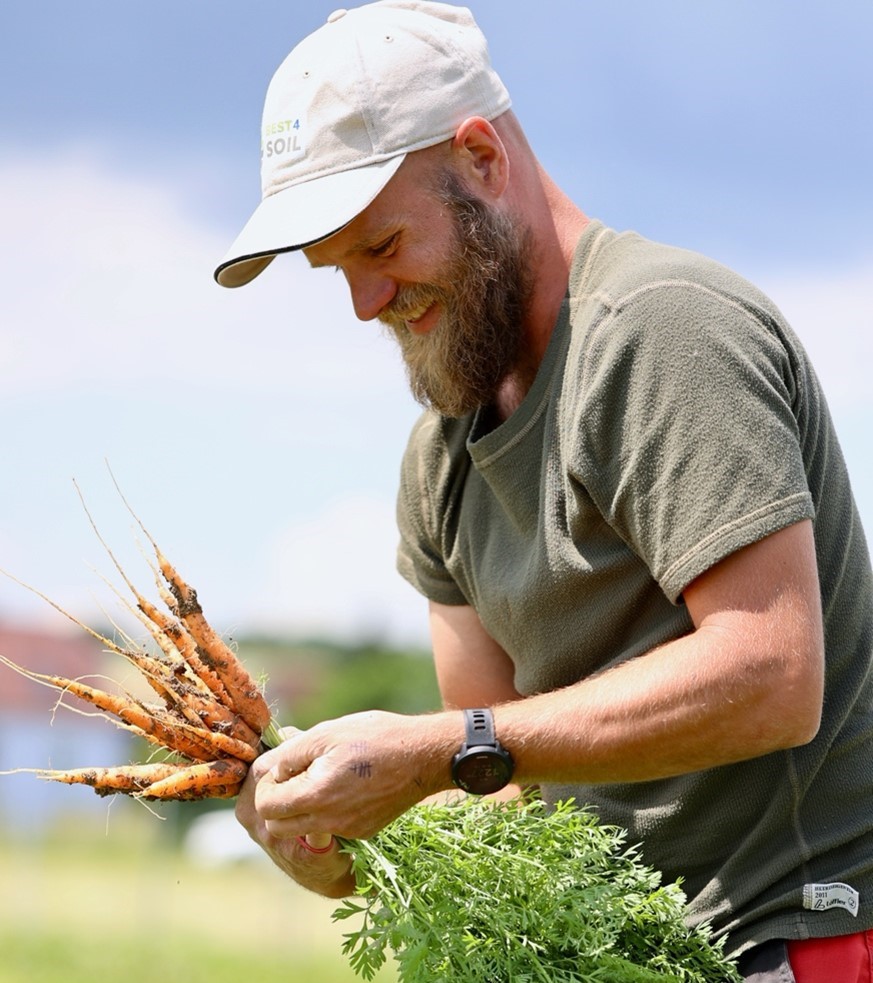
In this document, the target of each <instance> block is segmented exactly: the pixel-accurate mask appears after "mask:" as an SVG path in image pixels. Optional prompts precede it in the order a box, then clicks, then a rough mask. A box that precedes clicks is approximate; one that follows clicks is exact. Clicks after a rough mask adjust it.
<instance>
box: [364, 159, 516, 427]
mask: <svg viewBox="0 0 873 983" xmlns="http://www.w3.org/2000/svg"><path fill="white" fill-rule="evenodd" d="M440 195H441V197H442V200H443V202H444V203H445V205H446V206H447V207H448V208H449V209H450V212H451V215H452V220H453V225H454V234H453V242H452V244H451V249H452V251H453V252H454V253H455V258H453V259H452V260H450V261H449V262H448V263H446V265H445V267H444V268H443V269H441V270H440V271H439V273H438V275H437V276H436V277H435V278H434V282H433V283H422V284H415V285H412V286H406V287H400V288H399V289H398V291H397V294H396V296H395V297H394V299H393V300H392V301H391V303H390V304H389V306H388V307H387V308H385V309H384V310H383V311H382V312H381V313H380V315H379V320H380V321H381V322H382V323H383V324H385V325H387V326H388V327H389V328H391V330H392V331H393V333H394V335H395V337H396V339H397V342H398V344H399V345H400V349H401V353H402V355H403V360H404V363H405V365H406V373H407V376H408V379H409V385H410V388H411V390H412V395H413V396H414V397H415V399H416V400H417V401H418V402H419V403H420V404H421V405H422V406H425V407H429V408H432V409H434V410H436V411H437V412H438V413H441V414H442V415H443V416H448V417H460V416H464V415H465V414H467V413H470V412H472V411H473V410H476V409H478V408H480V407H483V406H488V405H490V404H491V403H493V402H494V399H495V397H496V395H497V392H498V389H499V387H500V384H501V383H502V382H503V380H504V379H505V378H506V377H507V376H508V375H509V374H510V372H512V370H513V369H515V368H516V367H517V366H518V364H519V362H520V356H521V353H522V340H523V320H524V315H525V311H526V309H527V305H528V301H529V298H530V293H531V279H532V277H531V272H530V271H531V265H532V264H531V263H530V254H531V248H532V247H531V240H532V236H531V233H530V230H529V229H527V228H524V227H521V226H519V225H518V223H517V222H515V221H514V220H513V219H512V218H510V217H509V216H506V215H504V214H503V213H501V212H498V211H496V210H495V209H492V208H491V207H490V206H489V205H487V204H486V203H485V202H484V201H481V200H480V199H479V198H477V197H476V196H475V195H473V194H472V193H471V192H470V191H468V190H467V189H466V188H465V187H464V186H463V184H462V183H461V182H460V181H459V180H458V178H457V177H455V175H454V174H451V173H449V172H447V173H445V174H444V175H443V185H442V188H441V189H440ZM433 303H438V304H439V305H440V307H441V317H440V320H439V323H438V324H437V325H436V326H435V327H434V328H433V329H432V330H431V331H430V332H428V333H427V334H425V335H416V334H414V333H413V332H411V331H410V330H409V328H408V327H407V326H406V321H405V317H404V315H408V314H409V312H412V311H416V310H420V309H421V308H422V307H429V306H430V305H431V304H433Z"/></svg>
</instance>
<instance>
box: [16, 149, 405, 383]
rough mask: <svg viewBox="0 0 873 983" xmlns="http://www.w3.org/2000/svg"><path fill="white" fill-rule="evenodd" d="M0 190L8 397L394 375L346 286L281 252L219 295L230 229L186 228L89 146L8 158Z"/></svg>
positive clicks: (171, 196)
mask: <svg viewBox="0 0 873 983" xmlns="http://www.w3.org/2000/svg"><path fill="white" fill-rule="evenodd" d="M0 188H2V192H0V195H2V203H3V215H4V236H5V238H6V241H7V243H9V244H11V246H12V248H11V249H9V250H8V254H7V257H6V259H5V260H4V274H5V279H6V282H7V286H6V288H5V290H4V296H3V297H2V298H0V304H2V312H3V321H4V341H3V346H2V350H0V370H2V371H3V374H4V379H5V383H4V388H5V391H6V394H7V395H8V394H9V393H10V391H17V392H24V391H34V390H44V389H45V388H46V387H47V386H50V385H62V386H64V387H70V386H73V385H76V384H82V383H84V384H88V385H95V384H96V385H99V384H101V383H105V382H106V381H107V380H108V379H117V380H123V381H124V382H125V383H127V384H130V385H131V386H133V385H138V384H141V383H142V382H144V381H146V382H158V381H163V382H171V383H183V384H185V383H187V384H194V385H199V386H209V387H211V388H219V387H220V386H230V387H232V388H233V389H234V391H236V392H238V391H240V390H243V391H244V390H250V389H256V390H258V391H263V389H264V387H272V388H275V389H277V390H278V389H284V390H286V391H287V389H288V381H289V374H290V373H291V372H293V371H294V369H295V367H298V366H300V365H306V366H307V370H306V372H305V373H300V372H297V373H296V378H295V390H294V391H297V392H300V391H303V392H309V391H312V390H313V389H314V388H317V387H318V386H320V385H323V384H324V383H325V381H326V380H328V379H334V378H339V379H341V380H348V378H349V376H350V369H349V364H350V363H351V364H353V365H354V372H355V379H356V382H357V384H358V385H359V386H360V387H361V391H363V392H367V391H368V390H372V391H378V390H379V389H380V388H381V387H382V386H383V385H384V384H385V383H386V382H388V381H389V379H393V378H394V377H395V375H396V369H397V360H396V357H395V355H394V353H393V351H392V350H391V348H390V347H389V345H388V343H387V342H386V341H385V340H384V339H382V338H380V337H379V331H378V329H373V328H372V327H367V326H362V325H360V324H358V323H357V322H356V321H355V318H354V316H353V314H352V311H351V306H350V304H349V302H348V299H347V297H346V295H345V289H344V284H343V283H342V282H341V281H336V283H333V284H332V283H331V282H330V276H329V275H327V274H322V275H320V276H319V275H316V274H313V273H312V272H311V271H310V270H309V269H308V268H307V266H306V263H305V261H304V260H303V259H302V258H301V257H293V258H288V257H286V258H284V261H283V262H281V263H280V262H279V261H277V262H276V263H275V264H274V267H275V268H274V269H271V271H270V273H271V275H269V276H265V277H262V278H261V279H260V280H257V281H255V282H254V283H253V284H252V285H250V286H249V287H246V288H245V289H244V290H238V291H231V290H224V289H222V288H220V287H218V286H217V285H216V284H215V283H214V282H213V280H212V270H213V267H214V266H215V264H216V263H217V261H218V260H219V259H220V258H221V257H222V256H223V254H224V252H225V250H226V249H227V248H228V246H229V245H230V239H232V234H231V235H230V236H228V238H227V239H224V238H221V237H219V236H218V235H217V234H216V233H215V231H214V230H210V229H208V228H205V227H203V226H202V224H200V225H198V224H196V223H194V222H193V221H192V220H191V219H189V218H188V217H187V216H186V211H185V207H184V206H185V202H184V200H183V199H182V198H181V197H180V196H179V193H178V192H173V191H172V190H171V189H169V188H165V187H160V186H157V185H155V184H149V183H147V182H146V181H144V180H142V179H131V178H125V177H123V176H121V175H119V174H118V173H117V172H115V171H113V170H112V169H111V168H110V167H109V165H108V164H107V163H106V162H105V161H104V160H103V159H102V158H101V155H100V154H99V152H98V151H95V150H94V149H88V148H72V149H67V150H60V151H57V152H55V153H54V154H53V155H52V158H51V160H50V161H45V160H42V159H35V158H34V157H32V156H28V157H18V158H16V156H15V155H14V153H13V154H9V153H6V154H4V163H3V165H2V167H0ZM347 356H350V357H347ZM292 395H293V392H292Z"/></svg>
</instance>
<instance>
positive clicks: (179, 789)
mask: <svg viewBox="0 0 873 983" xmlns="http://www.w3.org/2000/svg"><path fill="white" fill-rule="evenodd" d="M247 771H248V765H247V764H245V763H244V762H242V761H237V760H235V759H233V758H219V759H218V760H216V761H205V762H201V763H199V764H195V765H189V766H188V767H187V768H181V769H179V770H178V771H176V772H174V773H173V774H171V775H168V776H167V777H166V778H162V779H159V780H158V781H156V782H154V783H152V784H150V785H149V786H148V787H147V788H145V789H143V790H142V792H141V793H140V795H141V796H142V797H143V798H149V799H176V798H179V797H180V796H189V795H193V797H195V798H206V797H207V796H208V790H209V789H212V788H216V787H220V786H228V785H238V784H239V783H240V782H242V780H243V779H244V778H245V777H246V772H247Z"/></svg>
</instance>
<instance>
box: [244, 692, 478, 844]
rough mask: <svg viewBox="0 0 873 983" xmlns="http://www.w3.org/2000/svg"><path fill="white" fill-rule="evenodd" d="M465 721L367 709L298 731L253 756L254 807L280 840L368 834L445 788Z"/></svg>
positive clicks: (441, 716) (442, 716)
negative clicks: (256, 776) (258, 775)
mask: <svg viewBox="0 0 873 983" xmlns="http://www.w3.org/2000/svg"><path fill="white" fill-rule="evenodd" d="M456 717H457V719H455V718H456ZM462 726H463V725H462V724H461V722H460V715H459V714H457V715H456V714H442V715H429V716H420V717H413V716H404V715H400V714H393V713H385V712H382V711H369V712H366V713H356V714H352V715H350V716H347V717H341V718H339V719H338V720H330V721H326V722H324V723H321V724H318V725H317V726H316V727H313V728H312V729H311V730H308V731H305V732H299V731H298V732H296V733H294V734H292V735H291V736H290V737H289V739H288V740H286V741H285V742H284V743H283V744H281V745H280V746H279V747H277V748H274V749H273V750H271V751H268V752H267V753H266V754H264V755H262V756H261V757H260V758H259V759H258V761H257V762H256V764H257V765H258V769H259V771H260V772H261V774H262V777H261V778H260V780H259V781H258V784H257V789H256V792H255V809H256V811H257V813H258V815H259V816H260V818H261V819H262V820H263V821H264V822H265V824H266V829H267V831H268V832H269V833H270V835H272V836H274V837H277V838H280V839H290V838H292V837H295V836H303V835H305V834H307V833H308V834H312V833H334V834H336V835H338V836H342V837H345V838H348V839H358V838H366V837H369V836H372V835H373V834H374V833H376V832H378V830H380V829H381V828H382V827H383V826H385V825H386V824H387V823H389V822H391V821H392V820H393V819H395V818H396V817H397V816H399V815H400V814H401V813H402V812H404V811H405V810H406V809H408V808H409V807H410V806H412V805H414V804H415V803H416V802H419V801H420V800H421V799H423V798H424V797H425V796H427V795H428V794H430V793H431V792H434V791H438V790H439V789H441V788H447V787H449V786H450V784H451V782H450V776H449V760H450V758H451V754H452V753H453V751H454V750H455V748H456V746H457V744H458V743H459V735H460V734H462V733H463V729H462Z"/></svg>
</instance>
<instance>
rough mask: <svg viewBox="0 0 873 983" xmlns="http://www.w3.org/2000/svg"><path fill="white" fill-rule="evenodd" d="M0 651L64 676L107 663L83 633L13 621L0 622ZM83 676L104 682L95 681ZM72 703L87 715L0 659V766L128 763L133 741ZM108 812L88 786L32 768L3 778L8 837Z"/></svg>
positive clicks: (1, 808)
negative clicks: (44, 775)
mask: <svg viewBox="0 0 873 983" xmlns="http://www.w3.org/2000/svg"><path fill="white" fill-rule="evenodd" d="M0 655H3V656H5V657H6V658H7V659H10V660H11V661H12V662H15V663H16V664H18V665H20V666H24V667H25V668H27V669H31V670H33V671H35V672H40V673H46V674H52V675H59V676H65V677H67V678H69V679H77V678H79V677H93V676H95V675H97V674H99V673H100V672H101V670H102V668H103V664H104V659H103V655H102V653H101V650H100V646H99V644H98V643H97V642H96V641H94V640H93V639H90V638H88V637H87V636H77V635H58V634H52V633H48V632H44V631H41V630H39V629H31V628H26V627H15V626H12V625H10V624H0ZM83 681H85V682H92V683H93V685H96V686H100V685H101V683H100V682H99V681H95V680H93V679H92V680H89V679H84V680H83ZM103 685H104V687H105V683H104V684H103ZM71 707H75V709H76V710H80V709H83V710H84V711H85V713H89V714H90V711H89V708H88V707H87V705H85V704H83V703H81V701H78V700H74V699H73V698H72V697H69V696H66V697H64V696H62V694H61V693H60V691H59V690H56V689H53V688H49V687H46V686H41V685H39V684H38V683H36V682H34V681H33V680H31V679H26V678H25V677H23V676H20V675H19V674H18V673H16V672H14V671H13V670H11V669H9V668H8V667H7V666H5V665H2V664H0V771H4V772H5V771H10V770H12V769H16V768H79V767H87V766H91V765H110V764H123V763H125V762H127V761H129V760H130V757H131V748H132V742H131V739H130V737H129V736H128V735H127V734H126V733H125V732H123V731H121V730H119V729H117V728H116V727H114V726H113V725H112V724H111V723H110V722H109V721H108V720H105V719H99V718H97V717H95V716H93V715H88V716H83V715H82V714H80V713H77V712H74V710H73V709H70V708H71ZM105 810H106V800H105V799H101V798H99V797H98V796H97V795H95V794H94V792H93V791H92V790H91V789H89V788H85V787H69V786H66V785H58V784H56V783H55V782H48V781H44V780H42V779H40V778H38V777H37V776H36V775H33V774H30V773H22V774H13V775H7V774H4V775H0V828H2V829H5V830H7V831H9V832H11V833H13V834H18V835H34V836H37V835H39V834H41V833H42V832H43V831H45V830H46V829H47V828H48V827H49V826H50V825H52V824H54V823H56V822H58V821H59V819H60V818H61V817H62V816H64V817H66V816H68V815H70V814H76V813H85V814H96V813H99V812H101V811H103V812H105Z"/></svg>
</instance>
